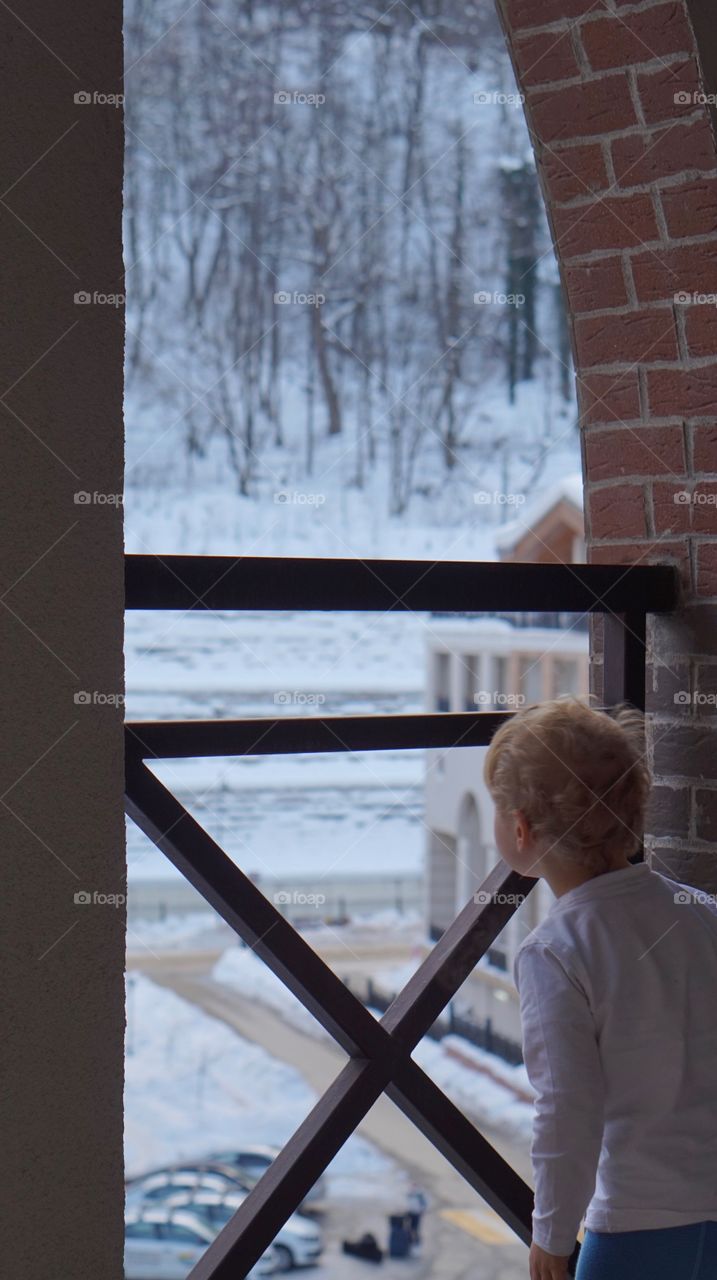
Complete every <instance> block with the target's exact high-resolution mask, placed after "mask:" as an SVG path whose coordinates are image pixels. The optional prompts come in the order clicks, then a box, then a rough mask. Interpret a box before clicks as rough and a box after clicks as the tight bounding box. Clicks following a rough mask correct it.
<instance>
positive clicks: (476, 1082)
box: [212, 947, 533, 1141]
mask: <svg viewBox="0 0 717 1280" xmlns="http://www.w3.org/2000/svg"><path fill="white" fill-rule="evenodd" d="M416 963H417V962H416ZM416 963H408V964H406V965H405V966H400V967H399V966H396V967H394V968H393V969H391V970H387V971H386V973H387V974H389V975H390V976H391V978H392V979H395V986H392V985H391V982H390V981H389V983H385V982H384V981H383V980H382V979H383V978H384V977H385V976H386V975H385V974H383V975H379V976H378V977H377V984H378V985H379V986H380V987H381V988H384V987H385V988H386V989H387V990H396V991H397V990H398V989H399V988H400V986H402V985H403V984H404V983H405V982H406V981H407V980H408V978H409V977H410V976H411V975H412V973H413V972H414V971H415V968H416ZM212 977H213V978H214V980H215V981H216V982H220V983H222V984H224V985H225V986H229V987H233V988H235V989H236V990H237V991H240V992H242V993H243V994H244V995H251V997H252V999H255V1000H258V1001H259V1002H260V1003H261V1004H264V1005H267V1006H268V1007H269V1008H271V1009H274V1010H275V1012H277V1013H279V1014H281V1016H282V1017H283V1018H285V1019H286V1021H287V1022H289V1023H290V1024H291V1025H292V1026H294V1027H296V1028H297V1030H299V1031H303V1032H304V1033H305V1034H307V1035H314V1036H322V1037H323V1036H326V1035H327V1033H326V1032H325V1031H324V1029H323V1028H322V1027H321V1026H320V1024H319V1023H318V1022H317V1021H316V1019H315V1018H314V1017H313V1016H312V1015H311V1014H310V1013H309V1012H308V1011H307V1010H306V1009H304V1007H303V1005H301V1004H300V1003H299V1002H298V1001H297V1000H296V999H295V998H294V997H293V996H292V995H291V993H290V992H288V991H287V990H286V988H285V987H284V986H283V984H282V983H281V982H280V981H279V979H278V978H277V977H275V975H274V974H273V973H272V972H271V970H270V969H268V968H267V966H266V965H265V964H263V963H262V961H261V960H259V959H258V957H257V956H256V955H255V954H254V953H253V952H252V951H251V950H250V949H249V948H246V947H242V948H233V949H231V950H229V951H225V952H224V954H223V955H222V956H221V958H220V959H219V960H218V961H217V963H216V965H215V966H214V969H213V970H212ZM451 1047H455V1048H457V1049H459V1050H460V1053H461V1055H462V1056H463V1057H470V1058H472V1059H473V1060H474V1061H475V1063H476V1067H477V1069H476V1070H472V1069H471V1068H470V1067H468V1066H465V1065H464V1064H463V1063H461V1062H459V1061H456V1060H455V1059H454V1058H452V1057H451V1054H450V1052H449V1050H450V1049H451ZM412 1056H413V1058H414V1060H415V1061H416V1062H417V1063H418V1064H419V1066H421V1067H423V1069H424V1070H425V1071H426V1073H427V1074H428V1075H429V1076H430V1077H431V1079H432V1080H434V1081H435V1083H436V1084H437V1085H439V1087H440V1088H441V1089H443V1090H444V1091H445V1092H446V1093H447V1094H448V1096H449V1097H450V1098H451V1099H452V1100H453V1101H454V1102H455V1103H456V1105H457V1106H459V1107H462V1108H463V1109H465V1110H466V1111H467V1112H468V1113H470V1115H471V1117H472V1118H473V1119H475V1120H476V1121H478V1122H479V1123H483V1124H486V1125H489V1126H491V1127H496V1128H498V1127H499V1128H500V1129H501V1130H503V1131H504V1132H506V1133H510V1134H511V1135H513V1136H515V1137H516V1138H519V1139H520V1140H521V1141H522V1140H524V1139H526V1138H527V1137H529V1136H530V1132H531V1127H532V1114H533V1109H532V1107H531V1106H530V1104H528V1103H526V1102H524V1101H522V1100H521V1099H520V1098H518V1097H517V1096H516V1093H515V1089H519V1090H521V1091H523V1092H525V1093H528V1094H531V1092H532V1090H531V1087H530V1083H529V1081H528V1077H527V1074H526V1071H525V1067H523V1066H520V1067H511V1066H508V1065H507V1064H506V1063H504V1062H501V1060H500V1059H499V1058H496V1056H495V1055H494V1054H489V1053H485V1052H483V1051H482V1050H480V1049H477V1048H475V1047H474V1046H473V1045H471V1044H470V1043H469V1042H468V1041H467V1040H463V1039H461V1038H460V1037H458V1036H446V1037H445V1038H444V1039H443V1040H441V1041H439V1042H437V1041H434V1040H431V1039H429V1038H428V1037H425V1038H424V1039H423V1040H422V1041H421V1042H420V1044H418V1045H417V1047H416V1049H415V1050H414V1052H413V1054H412ZM480 1068H483V1070H482V1071H481V1070H480ZM488 1072H489V1073H490V1074H488ZM491 1075H492V1076H500V1078H501V1080H502V1081H503V1082H504V1083H501V1082H500V1081H497V1080H494V1079H491ZM511 1086H513V1087H511Z"/></svg>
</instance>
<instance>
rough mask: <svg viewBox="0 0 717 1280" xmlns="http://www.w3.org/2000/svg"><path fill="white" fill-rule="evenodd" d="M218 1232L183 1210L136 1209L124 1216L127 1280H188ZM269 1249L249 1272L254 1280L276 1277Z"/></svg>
mask: <svg viewBox="0 0 717 1280" xmlns="http://www.w3.org/2000/svg"><path fill="white" fill-rule="evenodd" d="M216 1235H217V1232H216V1230H213V1229H212V1227H209V1226H208V1225H207V1224H206V1222H204V1221H203V1220H202V1219H201V1218H199V1217H198V1216H197V1215H196V1214H194V1213H188V1212H187V1211H186V1210H183V1209H177V1210H175V1209H167V1208H165V1209H136V1210H130V1212H129V1213H127V1214H126V1216H125V1242H124V1274H125V1280H186V1277H187V1276H188V1275H189V1273H190V1272H191V1271H192V1269H193V1268H194V1267H195V1266H196V1265H197V1263H198V1262H199V1259H200V1258H201V1257H202V1255H203V1254H204V1253H205V1252H206V1250H207V1249H208V1247H209V1245H210V1244H211V1243H212V1241H213V1240H214V1239H215V1238H216ZM276 1262H277V1260H276V1256H275V1255H274V1253H273V1250H268V1251H267V1253H265V1254H264V1255H263V1257H261V1258H260V1259H259V1261H258V1262H257V1264H256V1266H255V1267H252V1269H251V1271H250V1272H249V1276H248V1277H247V1280H249V1277H251V1280H259V1278H260V1277H264V1276H270V1275H273V1274H274V1272H275V1271H276Z"/></svg>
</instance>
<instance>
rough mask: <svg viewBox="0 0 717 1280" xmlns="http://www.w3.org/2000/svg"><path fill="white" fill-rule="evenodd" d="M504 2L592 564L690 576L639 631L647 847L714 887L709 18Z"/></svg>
mask: <svg viewBox="0 0 717 1280" xmlns="http://www.w3.org/2000/svg"><path fill="white" fill-rule="evenodd" d="M499 10H500V12H501V17H502V20H503V25H504V29H505V33H506V38H507V41H508V45H509V49H510V53H511V57H512V59H513V64H514V67H515V72H516V77H517V79H518V82H519V85H520V88H521V90H522V92H523V93H524V95H525V111H526V117H527V120H528V126H529V128H530V131H531V135H532V139H533V146H534V150H535V155H536V161H537V166H538V172H539V175H540V180H541V184H542V188H543V193H544V197H545V202H546V208H547V212H548V217H549V221H550V224H551V230H552V234H553V239H554V243H555V246H556V251H557V254H558V260H559V265H560V271H561V277H562V281H563V287H564V291H565V295H566V298H567V303H568V308H569V316H570V327H571V333H572V342H573V352H574V359H575V368H576V378H577V391H578V404H579V413H580V430H581V442H582V455H583V472H584V480H585V502H586V531H587V540H588V559H589V560H591V561H592V562H603V563H605V562H607V563H616V562H617V563H622V562H637V561H642V562H643V563H650V562H671V563H674V564H675V565H677V566H678V568H679V571H680V576H681V581H682V585H683V607H682V608H681V610H680V613H679V615H678V616H677V617H676V618H674V619H671V620H670V621H669V622H668V621H666V620H660V619H657V620H655V622H654V625H653V632H652V636H651V653H650V657H651V660H652V665H651V682H650V683H651V687H650V688H649V689H648V710H650V711H651V712H652V713H654V714H653V716H652V717H651V718H652V725H651V752H652V756H653V771H654V775H655V781H656V786H655V791H654V796H653V803H652V810H651V813H650V817H649V823H648V840H647V847H648V851H649V852H650V853H651V854H652V855H653V856H654V858H655V866H656V868H657V869H658V870H665V869H670V870H671V871H672V873H673V874H675V875H677V876H678V877H680V878H684V879H686V880H689V879H692V880H693V882H694V883H696V884H702V885H704V886H705V887H709V888H714V887H717V858H715V856H714V850H715V844H714V841H715V840H716V839H717V749H716V748H717V731H716V729H715V725H716V724H717V706H715V705H714V704H711V703H704V702H703V703H700V704H698V703H697V702H696V701H695V694H696V693H699V694H700V696H702V694H703V693H708V694H709V693H714V692H715V691H717V665H716V664H717V608H716V607H715V603H716V602H717V507H716V506H715V505H712V502H713V501H714V500H715V498H716V497H717V306H715V305H714V303H713V304H712V305H710V304H709V303H706V302H703V301H700V299H699V297H698V295H707V294H711V293H714V294H716V295H717V150H716V148H715V129H714V123H715V112H714V105H713V104H712V103H710V101H709V98H710V95H711V94H714V92H715V89H716V88H717V74H716V73H717V53H716V52H715V50H716V49H717V41H715V38H714V36H713V35H712V32H711V30H710V28H711V26H712V27H713V24H714V13H713V12H711V11H710V8H709V6H708V5H707V4H706V3H705V0H669V2H667V0H642V2H641V3H636V4H635V3H632V4H631V3H625V2H624V0H499ZM695 491H696V492H697V496H698V499H700V500H699V501H697V502H695V501H690V502H686V501H675V495H676V494H678V493H685V492H687V493H689V494H693V493H694V492H695ZM596 641H597V643H596V646H595V648H596V651H597V658H596V667H595V670H596V675H597V678H596V680H595V687H597V688H598V689H599V685H600V681H599V637H596ZM678 690H687V691H689V692H690V693H691V696H692V701H691V703H689V704H685V703H684V702H677V703H676V702H675V700H674V695H675V693H676V692H677V691H678Z"/></svg>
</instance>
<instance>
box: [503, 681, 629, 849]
mask: <svg viewBox="0 0 717 1280" xmlns="http://www.w3.org/2000/svg"><path fill="white" fill-rule="evenodd" d="M644 753H645V720H644V716H643V715H642V713H641V712H640V711H637V710H635V708H634V707H630V706H627V705H626V704H621V705H620V706H619V707H615V708H614V709H612V710H611V711H610V712H606V711H599V710H597V709H596V708H594V707H591V706H590V705H589V704H588V703H587V702H585V701H583V700H581V699H580V698H577V697H575V696H573V695H567V696H566V697H562V698H556V699H554V700H553V701H551V702H542V703H536V704H533V705H531V706H529V707H525V708H523V709H522V710H521V711H518V712H516V714H515V715H513V716H511V718H510V719H509V720H507V721H506V722H505V723H504V724H502V725H501V726H500V728H499V729H498V730H497V732H496V733H495V735H494V737H493V740H492V742H491V744H490V747H489V748H488V753H487V755H486V760H485V766H484V778H485V781H486V785H487V787H488V789H489V791H490V793H491V795H492V797H493V801H494V803H495V805H496V808H497V809H498V810H500V812H502V813H505V814H509V813H514V812H516V811H517V810H520V812H521V813H523V814H524V816H525V818H526V819H527V821H528V823H529V825H530V827H531V829H532V831H533V833H534V834H535V835H536V836H537V837H538V838H539V839H540V840H543V841H545V842H546V843H547V845H548V846H549V848H552V849H554V850H555V851H556V852H557V853H559V854H560V855H562V856H563V857H565V858H567V859H570V861H572V862H576V863H579V864H580V865H581V866H586V867H588V868H589V869H591V870H592V871H595V872H599V871H604V870H605V869H606V868H608V867H609V866H610V865H611V863H612V862H613V861H614V860H615V858H616V857H618V856H620V855H622V854H627V855H628V856H629V855H631V854H633V853H635V852H636V851H637V849H638V847H639V844H640V840H641V838H642V834H643V827H644V819H645V808H646V805H647V798H648V795H649V791H650V773H649V769H648V767H647V764H646V762H645V755H644Z"/></svg>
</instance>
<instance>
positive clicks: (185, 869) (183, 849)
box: [126, 756, 394, 1058]
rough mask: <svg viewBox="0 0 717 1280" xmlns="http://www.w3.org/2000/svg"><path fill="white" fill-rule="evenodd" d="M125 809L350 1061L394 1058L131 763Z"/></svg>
mask: <svg viewBox="0 0 717 1280" xmlns="http://www.w3.org/2000/svg"><path fill="white" fill-rule="evenodd" d="M126 773H127V782H126V809H127V813H128V814H129V816H130V817H131V818H132V819H133V820H134V821H135V822H136V824H137V826H138V827H139V828H140V830H142V831H144V833H145V835H146V836H148V837H149V839H150V840H152V841H153V842H154V844H156V845H157V847H158V848H159V849H161V850H162V852H163V853H165V854H166V855H167V857H168V858H169V860H170V862H173V863H174V865H175V867H177V868H178V870H179V871H181V873H182V875H183V876H185V877H186V879H187V880H188V881H189V882H190V884H192V885H194V887H195V889H197V890H198V892H199V893H201V894H202V896H203V897H204V898H206V900H207V902H209V903H210V904H211V906H212V907H214V909H215V911H217V912H218V914H219V915H220V916H221V917H222V919H223V920H226V922H227V924H228V925H230V926H231V928H232V929H234V931H235V932H236V933H237V934H238V935H239V937H240V938H243V940H244V941H245V942H246V943H247V945H248V946H250V947H251V948H252V950H253V951H254V952H255V953H256V955H257V956H259V958H260V959H261V960H263V961H264V962H265V964H267V965H268V966H269V968H270V969H271V970H272V972H273V973H275V974H276V976H277V977H278V978H280V979H281V981H282V982H283V983H284V985H285V986H286V987H287V988H288V989H289V991H291V992H292V993H293V995H295V996H296V997H297V999H298V1000H300V1001H301V1003H302V1004H303V1005H304V1007H305V1008H306V1009H308V1010H309V1012H310V1013H312V1014H313V1015H314V1017H315V1018H316V1019H317V1021H318V1022H320V1023H321V1025H322V1026H323V1027H324V1028H325V1030H326V1031H328V1032H329V1034H330V1035H331V1036H333V1038H334V1039H335V1040H336V1041H337V1043H338V1044H340V1045H341V1047H342V1049H344V1050H345V1051H346V1053H348V1054H350V1055H358V1056H362V1055H365V1056H370V1055H372V1054H376V1055H379V1054H385V1055H386V1056H387V1057H389V1058H390V1057H391V1056H392V1055H393V1052H394V1051H393V1048H392V1045H391V1042H390V1039H389V1037H388V1036H387V1034H386V1032H385V1031H384V1030H383V1029H382V1028H381V1027H380V1026H379V1024H378V1023H377V1022H376V1020H375V1019H374V1018H373V1017H372V1016H371V1014H370V1013H369V1012H368V1010H367V1009H365V1008H364V1007H363V1005H362V1004H361V1003H360V1001H358V1000H357V999H356V997H355V996H354V995H353V993H352V992H351V991H349V990H348V988H347V987H346V986H345V984H344V983H343V982H342V981H341V979H340V978H338V977H337V976H336V974H335V973H334V972H333V970H332V969H330V968H329V966H328V965H326V964H325V963H324V961H323V960H322V959H321V958H320V956H318V955H317V953H316V952H315V951H314V950H313V948H312V947H310V946H309V945H308V943H307V942H305V941H304V939H303V938H302V936H301V934H300V933H298V932H297V930H296V929H294V928H292V926H291V925H290V924H289V922H288V920H286V918H285V917H284V916H283V915H282V914H281V912H280V911H277V909H276V907H275V906H274V904H273V903H272V902H269V900H268V898H265V897H264V894H263V893H261V892H260V890H259V889H257V887H256V885H255V884H254V883H253V881H252V880H250V879H249V877H248V876H246V875H244V872H243V871H241V870H240V869H239V867H237V866H236V864H235V863H234V862H232V860H231V858H229V857H228V855H227V854H226V853H225V852H224V850H223V849H222V848H221V847H220V846H219V845H218V844H217V843H216V841H214V840H212V838H211V836H210V835H209V834H208V832H206V831H205V830H204V828H203V827H201V826H200V825H199V823H198V822H197V821H196V820H195V819H194V818H193V817H192V816H191V814H189V813H188V812H187V810H186V809H185V808H184V806H183V805H182V804H181V803H180V802H179V800H177V798H176V796H174V795H172V793H171V791H168V790H167V788H166V787H165V786H164V785H163V784H162V783H161V782H160V781H159V779H158V778H155V777H154V775H153V774H152V773H150V771H149V769H148V768H147V766H146V765H145V764H143V763H142V761H140V760H138V759H136V758H134V757H131V756H130V757H128V760H127V769H126Z"/></svg>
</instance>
